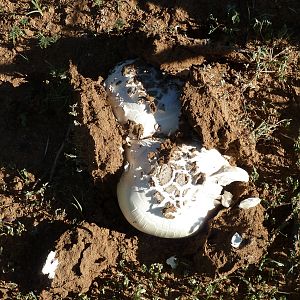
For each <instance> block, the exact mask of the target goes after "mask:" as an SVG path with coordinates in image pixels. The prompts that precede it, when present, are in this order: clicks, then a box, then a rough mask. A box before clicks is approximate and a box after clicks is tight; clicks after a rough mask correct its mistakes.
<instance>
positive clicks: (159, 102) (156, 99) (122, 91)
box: [104, 60, 182, 138]
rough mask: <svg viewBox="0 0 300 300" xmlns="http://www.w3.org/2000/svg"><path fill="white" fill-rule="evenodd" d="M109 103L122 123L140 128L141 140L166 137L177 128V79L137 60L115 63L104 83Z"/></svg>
mask: <svg viewBox="0 0 300 300" xmlns="http://www.w3.org/2000/svg"><path fill="white" fill-rule="evenodd" d="M104 85H105V87H106V90H107V93H108V100H109V102H110V104H111V106H112V109H113V111H114V114H115V116H116V118H117V119H118V121H119V122H120V123H121V124H125V123H126V122H127V121H128V120H129V121H133V122H135V123H136V124H138V125H142V127H143V133H142V135H141V136H140V138H146V137H150V136H152V135H153V134H154V133H161V134H164V135H169V134H171V133H174V132H175V131H176V130H177V129H178V126H179V116H180V101H179V95H180V88H181V86H182V84H181V83H180V81H179V80H176V79H171V78H170V77H167V76H166V75H163V74H161V73H160V72H159V71H158V70H156V69H155V68H154V67H152V66H149V65H146V64H144V63H142V62H141V61H140V60H126V61H125V62H123V63H120V64H118V65H117V66H116V67H115V68H114V69H113V70H112V71H111V73H110V75H109V76H108V78H107V79H106V80H105V82H104Z"/></svg>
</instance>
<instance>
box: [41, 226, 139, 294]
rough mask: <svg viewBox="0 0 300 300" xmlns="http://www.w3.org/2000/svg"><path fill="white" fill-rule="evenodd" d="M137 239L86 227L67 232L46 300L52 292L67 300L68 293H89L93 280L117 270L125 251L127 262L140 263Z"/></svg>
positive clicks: (59, 245) (60, 243)
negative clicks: (119, 260)
mask: <svg viewBox="0 0 300 300" xmlns="http://www.w3.org/2000/svg"><path fill="white" fill-rule="evenodd" d="M136 248H137V247H136V239H135V238H131V239H129V238H125V235H124V234H121V233H118V232H115V231H110V230H108V229H104V228H100V227H98V226H97V225H95V224H89V223H86V222H84V223H82V224H81V225H79V226H78V227H76V228H75V229H73V230H68V231H66V232H65V233H64V234H63V235H62V236H61V237H60V238H59V239H58V240H57V241H56V245H55V251H56V258H57V259H58V262H59V264H58V267H57V270H56V273H55V277H54V279H53V281H52V282H51V288H50V291H46V290H45V291H44V292H43V294H42V299H50V298H49V295H50V294H49V292H50V293H54V294H59V295H61V296H62V297H66V296H67V295H68V293H85V292H86V291H88V289H89V288H90V285H91V283H92V282H93V280H94V279H95V278H96V277H98V276H99V275H100V274H101V273H102V272H103V271H105V270H106V269H109V268H112V267H114V266H116V263H117V260H118V259H120V255H121V253H122V250H123V251H126V259H127V260H131V261H134V260H135V259H136Z"/></svg>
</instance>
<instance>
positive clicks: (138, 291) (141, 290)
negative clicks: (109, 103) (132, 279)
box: [132, 285, 146, 300]
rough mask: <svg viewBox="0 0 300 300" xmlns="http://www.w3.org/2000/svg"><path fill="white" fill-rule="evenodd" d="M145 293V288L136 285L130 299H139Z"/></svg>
mask: <svg viewBox="0 0 300 300" xmlns="http://www.w3.org/2000/svg"><path fill="white" fill-rule="evenodd" d="M145 293H146V290H145V289H144V287H143V286H142V285H138V286H137V288H136V290H135V292H134V295H133V298H132V299H133V300H141V299H143V298H142V295H143V294H145Z"/></svg>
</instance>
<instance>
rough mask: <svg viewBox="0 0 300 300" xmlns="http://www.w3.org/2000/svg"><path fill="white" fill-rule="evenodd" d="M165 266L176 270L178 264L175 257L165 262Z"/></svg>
mask: <svg viewBox="0 0 300 300" xmlns="http://www.w3.org/2000/svg"><path fill="white" fill-rule="evenodd" d="M166 263H167V265H169V266H170V267H171V268H172V269H173V270H174V269H176V268H177V266H178V262H177V258H176V256H171V257H169V258H168V259H167V260H166Z"/></svg>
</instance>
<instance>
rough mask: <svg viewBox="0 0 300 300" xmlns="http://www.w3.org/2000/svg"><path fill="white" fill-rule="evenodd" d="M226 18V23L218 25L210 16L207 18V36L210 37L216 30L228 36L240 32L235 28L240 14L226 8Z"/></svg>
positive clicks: (233, 9) (215, 19)
mask: <svg viewBox="0 0 300 300" xmlns="http://www.w3.org/2000/svg"><path fill="white" fill-rule="evenodd" d="M227 17H228V21H227V22H225V23H220V22H219V20H218V19H217V18H216V17H214V16H213V15H212V14H211V15H210V16H209V18H208V22H209V28H210V29H209V32H208V34H209V35H211V34H213V33H214V32H216V31H217V30H218V31H221V32H224V33H225V34H228V35H229V36H233V34H234V33H235V32H238V31H240V29H239V28H238V27H237V25H238V24H239V23H240V14H239V12H238V11H236V9H235V7H233V6H229V7H228V10H227Z"/></svg>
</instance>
